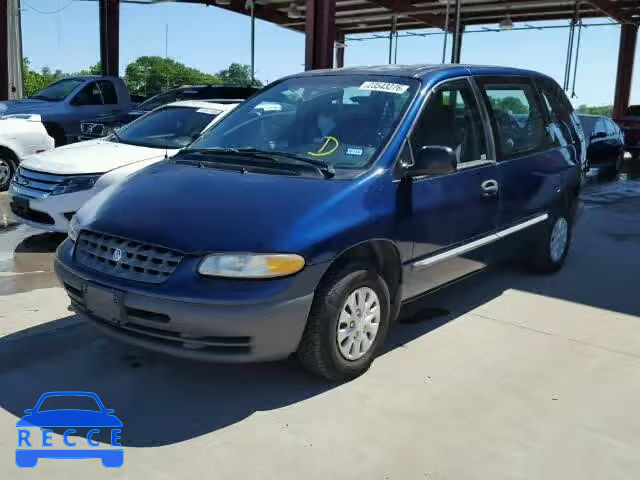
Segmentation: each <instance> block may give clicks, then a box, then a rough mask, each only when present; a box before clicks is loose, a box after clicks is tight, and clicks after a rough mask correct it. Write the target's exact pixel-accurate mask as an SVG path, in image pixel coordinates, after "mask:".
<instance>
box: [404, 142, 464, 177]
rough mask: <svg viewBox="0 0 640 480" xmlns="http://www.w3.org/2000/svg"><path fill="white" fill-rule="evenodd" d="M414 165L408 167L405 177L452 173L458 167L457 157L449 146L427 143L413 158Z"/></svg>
mask: <svg viewBox="0 0 640 480" xmlns="http://www.w3.org/2000/svg"><path fill="white" fill-rule="evenodd" d="M414 162H415V163H414V165H413V166H411V167H409V169H408V170H407V173H406V175H405V176H406V177H408V178H414V177H424V176H427V175H442V174H445V173H454V172H455V171H456V170H457V168H458V157H457V156H456V153H455V152H454V151H453V150H452V149H451V148H449V147H444V146H436V145H427V146H425V147H422V149H421V150H420V152H419V153H418V155H416V157H415V158H414Z"/></svg>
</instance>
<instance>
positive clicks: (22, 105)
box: [0, 98, 60, 115]
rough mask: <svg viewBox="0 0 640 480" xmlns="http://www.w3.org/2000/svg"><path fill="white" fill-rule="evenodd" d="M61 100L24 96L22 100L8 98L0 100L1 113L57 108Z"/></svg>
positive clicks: (30, 111)
mask: <svg viewBox="0 0 640 480" xmlns="http://www.w3.org/2000/svg"><path fill="white" fill-rule="evenodd" d="M59 103H60V102H47V101H44V100H37V99H34V98H23V99H21V100H7V101H5V102H0V115H8V114H10V113H41V112H43V111H45V110H50V109H52V108H55V107H56V106H57V105H58V104H59Z"/></svg>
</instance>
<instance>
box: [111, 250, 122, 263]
mask: <svg viewBox="0 0 640 480" xmlns="http://www.w3.org/2000/svg"><path fill="white" fill-rule="evenodd" d="M111 258H113V261H114V262H117V261H119V260H120V259H121V258H122V250H120V249H119V248H116V249H115V250H114V251H113V256H112V257H111Z"/></svg>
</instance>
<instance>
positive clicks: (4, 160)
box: [0, 155, 17, 192]
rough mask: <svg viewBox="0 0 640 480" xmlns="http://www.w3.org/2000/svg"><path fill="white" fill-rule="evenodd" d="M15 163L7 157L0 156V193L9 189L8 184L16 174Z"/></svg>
mask: <svg viewBox="0 0 640 480" xmlns="http://www.w3.org/2000/svg"><path fill="white" fill-rule="evenodd" d="M16 168H17V165H16V161H15V160H14V159H13V158H10V157H8V156H7V155H3V156H0V192H4V191H5V190H8V189H9V184H10V183H11V179H12V178H13V175H14V174H15V173H16Z"/></svg>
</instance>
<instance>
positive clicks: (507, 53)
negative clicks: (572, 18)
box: [21, 0, 640, 105]
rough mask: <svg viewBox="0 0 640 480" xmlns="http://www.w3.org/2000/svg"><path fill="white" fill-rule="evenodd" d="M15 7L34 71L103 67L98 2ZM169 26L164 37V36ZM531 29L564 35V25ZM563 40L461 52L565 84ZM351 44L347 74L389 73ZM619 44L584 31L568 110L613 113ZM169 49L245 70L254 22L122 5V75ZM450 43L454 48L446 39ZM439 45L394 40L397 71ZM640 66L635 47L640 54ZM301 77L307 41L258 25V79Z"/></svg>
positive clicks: (488, 43)
mask: <svg viewBox="0 0 640 480" xmlns="http://www.w3.org/2000/svg"><path fill="white" fill-rule="evenodd" d="M21 2H22V10H23V11H22V37H23V53H24V55H25V56H26V57H28V58H29V59H30V60H31V64H32V66H33V67H35V68H37V69H39V68H40V67H43V66H48V67H51V68H52V69H56V68H60V69H62V70H64V71H78V70H81V69H83V68H87V67H88V66H90V65H93V64H95V63H96V62H97V61H98V60H99V56H100V45H99V37H98V35H99V33H98V32H99V30H98V2H97V1H92V0H21ZM59 10H60V11H59ZM602 21H604V19H603V20H602ZM602 21H600V20H595V21H593V20H591V21H590V22H591V23H596V22H598V23H601V22H602ZM167 25H168V32H169V34H168V37H166V35H165V31H166V27H167ZM515 25H516V27H517V26H518V24H517V23H516V24H515ZM534 25H566V22H560V23H558V22H546V23H536V24H534ZM489 27H493V28H495V27H496V25H489ZM471 28H473V29H477V27H471ZM413 31H414V32H416V33H420V32H427V30H424V31H420V30H413ZM430 31H431V32H433V31H434V30H430ZM568 35H569V30H568V29H567V28H558V29H548V30H530V31H501V32H490V33H467V34H465V36H464V38H463V42H462V62H463V63H472V64H489V65H503V66H512V67H521V68H528V69H531V70H537V71H540V72H543V73H546V74H548V75H550V76H552V77H554V78H555V79H556V80H557V81H558V82H559V83H560V84H562V80H563V78H564V65H565V59H566V51H567V41H568ZM360 37H362V35H360ZM355 38H357V37H354V39H352V40H350V39H349V37H347V47H346V50H345V66H354V65H376V64H384V63H387V61H388V48H389V43H388V39H385V38H380V39H378V38H376V39H372V40H363V41H356V40H355ZM619 38H620V27H619V26H618V25H611V26H604V27H595V26H592V27H588V28H585V29H583V32H582V39H581V46H580V56H579V62H578V79H577V82H576V89H575V92H576V98H573V99H572V101H573V103H574V104H576V105H579V104H588V105H607V104H611V103H613V93H614V82H615V75H616V65H617V58H618V42H619ZM167 39H168V49H167V51H168V55H169V57H171V58H173V59H176V60H178V61H180V62H183V63H185V64H187V65H189V66H191V67H195V68H198V69H200V70H203V71H206V72H216V71H219V70H222V69H224V68H226V67H227V66H228V65H229V64H230V63H232V62H237V63H245V64H249V63H250V22H249V18H248V17H246V16H244V15H240V14H237V13H233V12H227V11H225V10H223V9H220V8H216V7H207V6H204V5H191V4H185V3H180V4H178V3H172V2H168V3H160V4H155V5H137V4H122V5H121V7H120V69H121V72H124V68H125V66H126V65H127V64H128V63H129V62H130V61H132V60H135V59H136V58H137V57H139V56H142V55H160V56H164V55H165V46H166V42H165V40H167ZM448 43H449V45H451V43H452V42H451V37H449V42H448ZM442 44H443V36H442V35H435V36H429V37H417V36H416V37H405V38H400V39H399V41H398V57H397V61H398V63H410V64H413V63H440V62H441V60H442ZM638 64H640V47H639V48H638V49H637V51H636V65H638ZM638 68H640V67H638V66H637V67H636V72H637V71H638ZM303 69H304V35H303V34H301V33H298V32H294V31H291V30H287V29H284V28H281V27H278V26H276V25H273V24H270V23H268V22H263V21H260V20H258V21H256V77H257V78H259V79H260V80H262V81H265V82H271V81H273V80H276V79H278V78H280V77H282V76H284V75H288V74H292V73H296V72H299V71H301V70H303ZM632 103H640V80H639V79H638V76H637V75H636V76H635V78H634V81H633V84H632Z"/></svg>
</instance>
